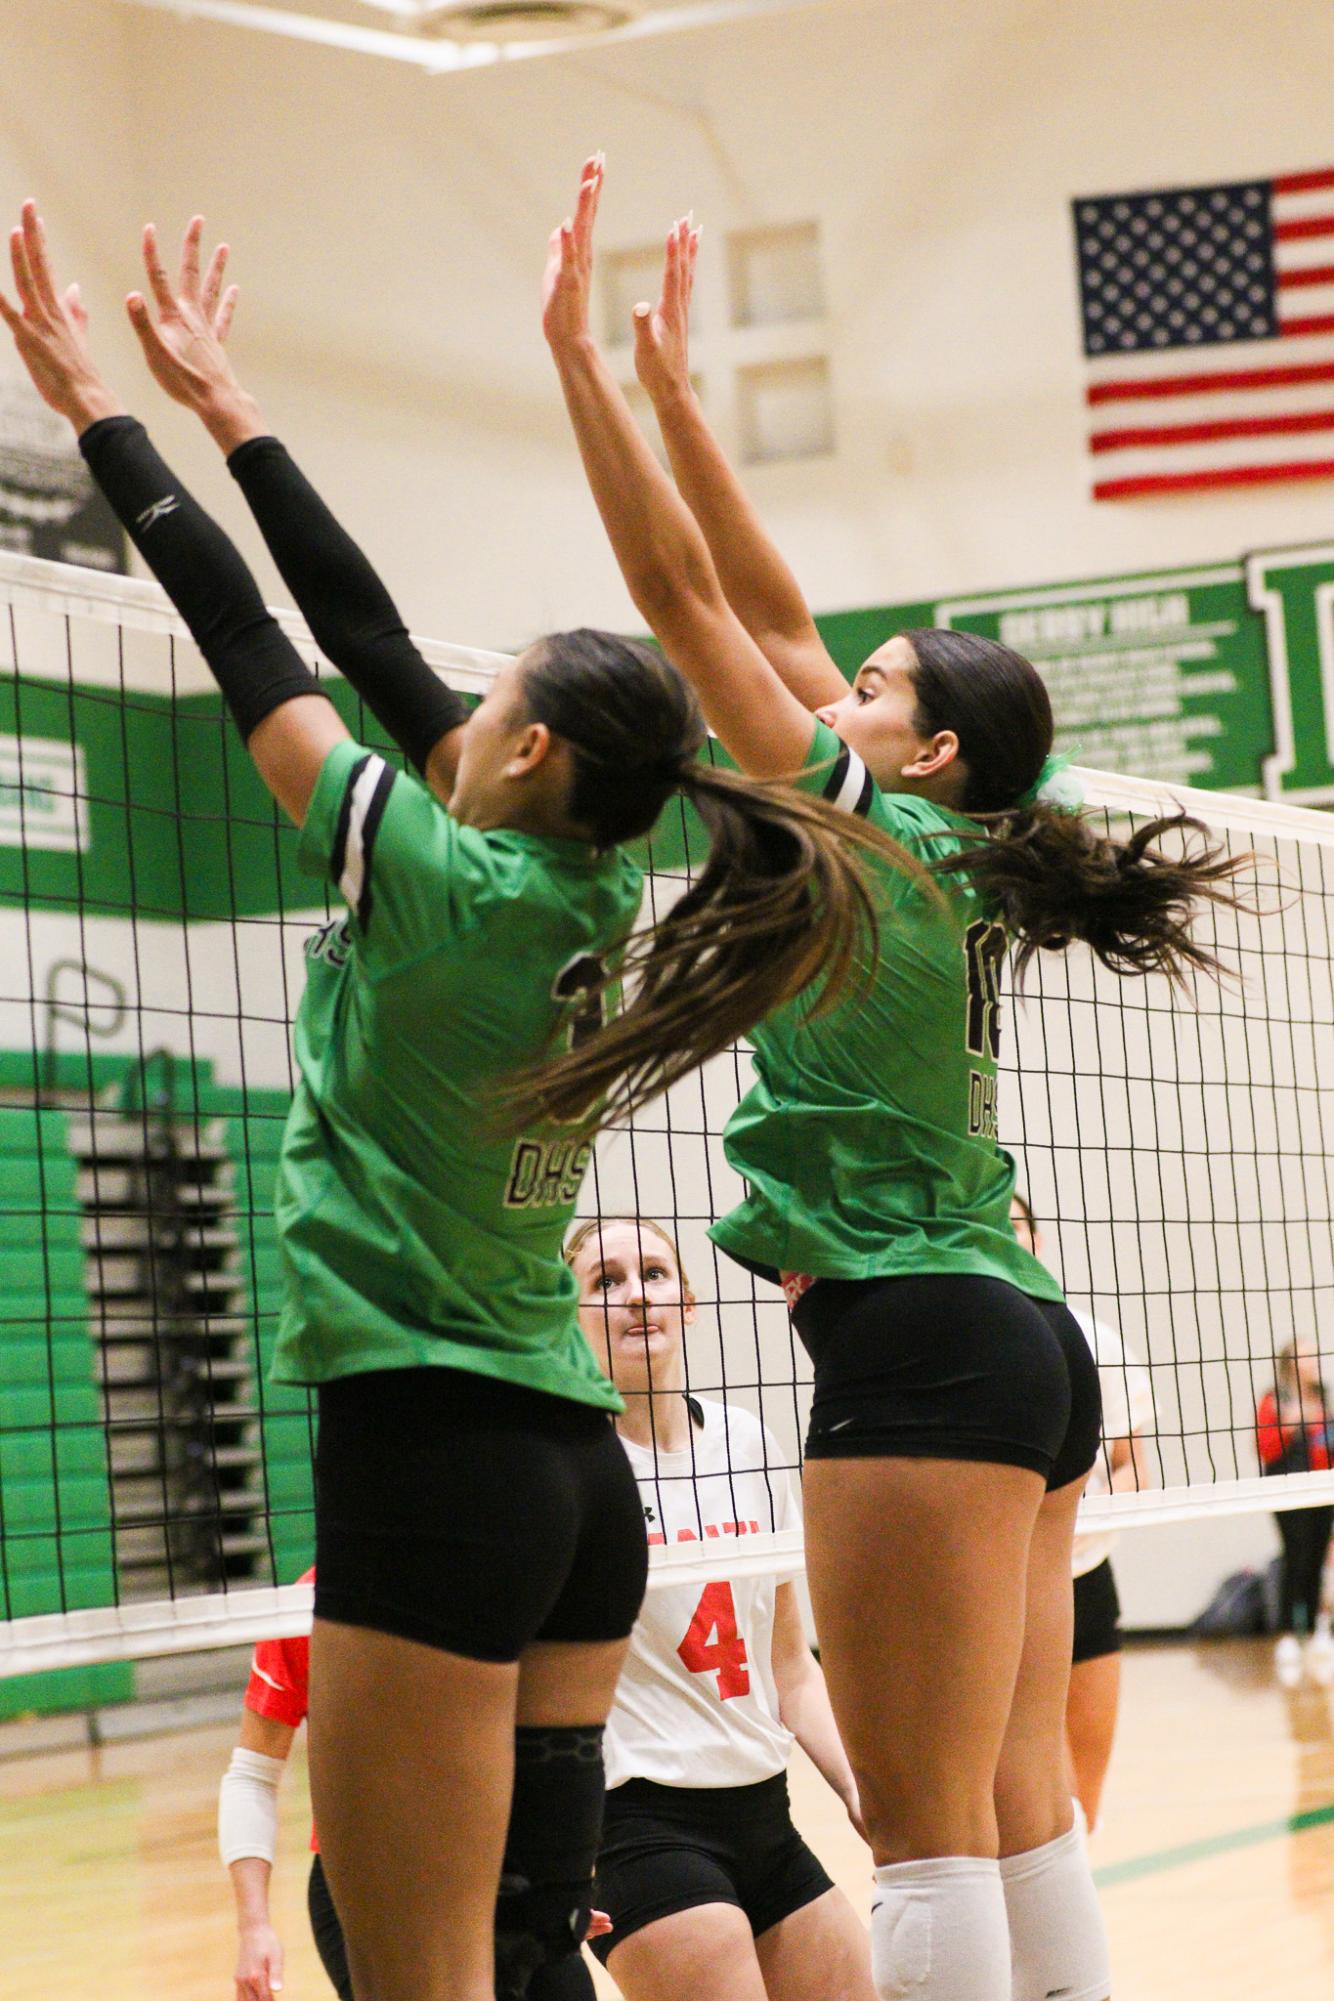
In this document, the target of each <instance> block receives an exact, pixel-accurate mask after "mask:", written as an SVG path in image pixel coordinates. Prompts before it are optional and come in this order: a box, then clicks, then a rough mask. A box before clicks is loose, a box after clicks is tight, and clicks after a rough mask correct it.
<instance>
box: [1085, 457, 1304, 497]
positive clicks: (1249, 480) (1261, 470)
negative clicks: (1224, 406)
mask: <svg viewBox="0 0 1334 2001" xmlns="http://www.w3.org/2000/svg"><path fill="white" fill-rule="evenodd" d="M1284 479H1334V459H1317V460H1301V459H1296V460H1294V461H1293V462H1292V463H1291V464H1289V465H1270V466H1229V467H1227V468H1226V469H1225V470H1222V471H1219V472H1165V473H1148V474H1144V475H1143V476H1141V477H1139V478H1136V479H1106V480H1101V481H1099V483H1098V484H1097V485H1096V486H1095V487H1094V489H1093V498H1094V499H1095V500H1146V499H1149V498H1151V497H1152V496H1153V495H1155V494H1163V493H1192V492H1196V493H1198V492H1199V491H1201V490H1202V489H1204V488H1208V487H1214V488H1218V487H1229V486H1266V485H1269V484H1272V483H1273V482H1274V481H1277V480H1284Z"/></svg>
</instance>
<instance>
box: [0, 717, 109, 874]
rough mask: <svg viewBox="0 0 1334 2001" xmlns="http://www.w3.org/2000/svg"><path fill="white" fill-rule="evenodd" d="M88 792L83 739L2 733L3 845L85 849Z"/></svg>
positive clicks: (0, 794)
mask: <svg viewBox="0 0 1334 2001" xmlns="http://www.w3.org/2000/svg"><path fill="white" fill-rule="evenodd" d="M87 797H88V771H87V760H86V758H85V756H84V752H83V746H82V745H81V744H72V743H70V742H68V741H63V742H62V741H61V740H60V739H59V738H56V737H17V736H0V847H6V848H54V849H56V850H58V851H59V852H61V853H65V854H68V853H70V852H71V851H74V852H81V851H82V850H83V849H84V848H86V847H87V845H88V816H87V812H86V811H85V801H86V800H87Z"/></svg>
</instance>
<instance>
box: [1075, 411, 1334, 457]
mask: <svg viewBox="0 0 1334 2001" xmlns="http://www.w3.org/2000/svg"><path fill="white" fill-rule="evenodd" d="M1307 431H1334V410H1311V411H1304V412H1303V413H1302V414H1301V415H1299V416H1292V417H1233V418H1230V419H1224V420H1222V421H1220V422H1218V423H1212V424H1161V425H1146V426H1144V427H1143V428H1140V429H1137V430H1125V431H1095V432H1094V433H1093V435H1092V437H1091V438H1090V439H1089V450H1090V451H1093V452H1121V451H1126V450H1128V449H1131V448H1133V447H1136V446H1140V445H1212V444H1215V443H1217V441H1218V440H1219V439H1221V438H1277V437H1285V436H1286V437H1298V436H1301V435H1302V434H1303V433H1305V432H1307Z"/></svg>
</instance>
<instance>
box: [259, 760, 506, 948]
mask: <svg viewBox="0 0 1334 2001" xmlns="http://www.w3.org/2000/svg"><path fill="white" fill-rule="evenodd" d="M298 858H299V860H300V863H301V866H302V868H303V869H305V870H306V872H307V873H308V874H311V875H317V876H321V877H322V878H323V879H324V880H325V881H326V882H331V883H333V884H335V885H336V887H337V888H338V890H339V891H340V892H341V894H342V896H343V897H344V899H345V901H346V903H347V906H348V908H349V910H350V911H351V912H352V915H353V917H354V918H355V919H356V927H357V936H358V938H359V940H360V942H361V944H362V945H363V947H364V949H365V951H366V952H367V954H368V956H369V957H370V958H371V960H372V961H373V962H374V963H376V964H377V965H378V966H379V967H381V968H382V969H383V968H385V967H387V966H389V965H391V964H392V963H393V962H395V961H396V960H402V959H407V958H412V957H415V956H417V955H419V954H421V953H423V952H426V951H428V950H430V949H431V948H432V947H433V946H435V945H439V944H443V943H444V942H445V941H446V940H447V939H448V938H449V937H450V936H451V935H452V934H453V933H454V932H456V931H457V929H458V928H459V927H460V926H461V925H462V924H463V923H465V922H466V921H467V918H468V915H469V912H470V907H471V905H472V904H473V902H474V901H475V899H476V896H477V894H478V892H479V891H480V890H481V889H482V888H483V887H484V885H485V882H486V880H487V876H488V867H489V858H488V851H487V846H486V841H485V837H484V836H483V835H481V834H479V833H477V832H476V831H475V830H474V829H473V828H470V827H464V826H462V825H461V824H460V823H459V822H458V821H457V820H455V819H453V818H452V817H451V815H450V814H449V813H448V812H447V811H446V809H445V807H444V806H442V805H441V803H440V801H439V800H438V799H437V798H436V797H435V796H434V795H433V794H432V793H431V792H428V791H427V789H426V787H425V786H423V785H421V784H420V783H419V782H418V781H417V780H416V779H415V778H412V777H409V776H408V775H407V774H406V773H404V772H401V771H396V770H395V769H394V767H393V766H392V765H391V764H388V763H387V762H386V761H385V759H384V758H383V757H381V756H380V755H379V753H378V752H377V751H372V750H367V749H366V748H365V747H364V746H363V745H361V744H358V743H355V742H353V740H352V739H351V738H350V737H348V738H346V739H345V740H344V741H342V742H339V743H335V744H334V745H333V746H332V747H331V748H330V750H329V752H328V755H327V756H326V758H325V760H324V763H323V765H322V766H321V769H320V773H319V777H318V779H317V781H316V784H315V787H314V790H313V792H312V794H311V797H310V803H309V807H308V809H307V813H306V818H305V822H304V824H303V826H302V829H301V844H300V848H299V850H298Z"/></svg>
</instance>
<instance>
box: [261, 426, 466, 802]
mask: <svg viewBox="0 0 1334 2001" xmlns="http://www.w3.org/2000/svg"><path fill="white" fill-rule="evenodd" d="M227 464H228V466H229V468H230V470H231V472H232V475H233V477H234V478H235V480H236V482H237V484H238V485H239V487H240V489H241V491H242V493H243V494H244V495H245V497H246V499H247V501H248V502H249V503H250V511H251V513H252V514H253V515H254V517H255V519H256V521H257V522H258V523H259V527H260V532H261V534H262V535H263V537H264V540H265V541H266V542H267V543H268V545H269V552H270V554H271V555H272V557H273V560H274V562H275V563H276V564H277V565H278V568H279V570H280V571H281V572H282V576H283V581H284V582H285V583H286V585H287V588H288V590H289V591H291V593H292V596H293V597H294V598H295V599H296V602H297V604H298V606H299V607H300V609H301V613H302V616H303V617H304V618H305V620H306V623H307V625H309V627H310V629H311V632H312V633H313V634H314V637H315V643H316V644H317V646H318V647H319V649H320V651H321V652H322V653H323V654H324V656H325V658H326V659H327V660H329V661H331V662H332V664H333V665H334V666H335V667H336V668H337V669H338V671H339V672H340V673H341V674H343V675H345V676H346V678H347V679H348V681H350V682H351V684H352V686H353V687H354V688H355V689H356V691H357V693H358V694H359V695H360V696H361V698H362V700H363V701H364V702H365V704H366V706H367V708H368V709H369V710H370V711H371V714H372V715H373V716H375V717H376V719H377V720H378V721H379V723H380V724H381V726H382V727H383V728H384V729H385V730H387V731H388V733H389V735H390V736H391V737H392V738H393V740H394V742H395V743H396V744H397V745H398V746H399V748H400V750H403V751H406V753H407V755H408V756H409V757H410V758H411V760H412V762H413V763H414V764H415V765H416V767H417V769H418V770H419V771H425V769H426V760H427V758H428V757H429V756H430V754H431V752H432V751H433V750H434V748H435V746H436V744H438V743H439V741H440V739H441V737H442V736H445V735H446V734H447V733H448V732H449V731H450V730H453V729H457V728H458V727H459V725H460V723H463V722H466V721H467V718H468V711H467V709H466V708H465V706H464V704H463V702H462V701H461V700H460V698H459V697H458V696H457V695H456V694H455V693H454V691H453V689H452V688H447V687H446V686H445V684H444V682H443V681H442V680H440V678H439V676H438V675H436V674H435V673H433V672H432V670H431V669H430V668H429V667H428V666H427V664H426V662H425V661H424V660H423V659H422V656H421V654H420V653H419V652H418V651H417V648H416V647H415V646H414V645H413V643H412V640H411V639H410V638H409V636H408V629H407V627H406V626H405V625H404V623H403V620H402V618H401V617H400V616H399V612H398V607H397V606H396V605H395V603H394V601H393V599H392V598H391V597H390V595H389V593H388V591H387V590H386V589H385V587H384V585H383V584H382V583H381V581H380V579H379V577H378V576H377V575H376V573H375V571H374V570H373V569H372V567H371V565H370V563H368V562H367V560H366V558H365V556H364V555H363V554H362V552H361V550H360V549H359V548H358V547H357V545H356V543H355V542H354V541H353V540H352V537H351V536H350V535H349V534H348V533H347V531H346V530H345V529H344V528H342V527H340V525H339V523H338V522H337V521H335V519H334V517H333V515H332V514H331V513H330V512H329V509H328V508H327V507H326V506H325V504H324V502H323V501H322V500H321V499H320V496H319V495H318V493H316V491H315V489H314V487H313V486H312V485H311V483H310V481H309V480H308V479H307V478H306V476H305V474H304V473H303V472H302V471H301V469H300V467H299V466H297V465H296V464H295V463H294V461H293V460H292V458H291V456H290V455H289V453H288V452H287V450H286V448H285V447H284V446H283V445H281V444H279V442H278V440H277V438H250V439H248V440H247V442H246V443H245V444H243V445H238V446H237V448H236V450H235V451H234V452H233V453H232V454H231V456H230V458H229V459H228V461H227Z"/></svg>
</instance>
